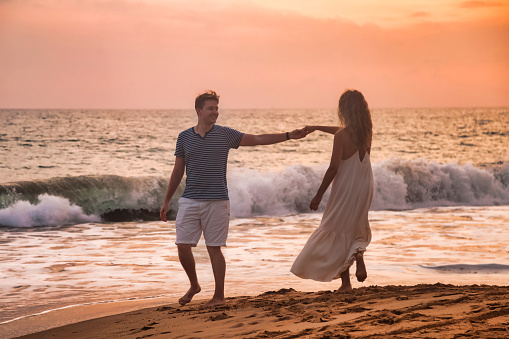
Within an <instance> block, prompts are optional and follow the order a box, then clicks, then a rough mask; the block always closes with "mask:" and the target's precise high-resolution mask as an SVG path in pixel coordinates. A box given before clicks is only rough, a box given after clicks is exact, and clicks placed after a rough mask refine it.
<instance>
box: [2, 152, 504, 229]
mask: <svg viewBox="0 0 509 339" xmlns="http://www.w3.org/2000/svg"><path fill="white" fill-rule="evenodd" d="M325 170H326V166H321V167H320V166H319V167H310V166H304V165H297V166H290V167H287V168H285V169H283V170H282V171H279V172H262V171H256V170H248V169H239V168H234V169H231V170H230V171H229V177H228V186H229V195H230V200H231V214H232V217H249V216H255V215H284V214H293V213H305V212H309V202H310V200H311V198H312V197H313V196H314V194H315V193H316V190H317V189H318V186H319V185H320V183H321V180H322V178H323V175H324V173H325ZM373 174H374V181H375V194H374V198H373V202H372V206H371V209H372V210H406V209H414V208H423V207H437V206H455V205H462V206H493V205H509V163H504V164H503V165H502V166H500V167H498V168H493V169H481V168H477V167H474V166H472V165H469V164H467V165H457V164H437V163H434V162H429V161H427V160H403V159H398V158H393V159H387V160H384V161H381V162H378V163H375V164H373ZM167 185H168V179H167V178H159V177H133V178H127V177H120V176H114V175H106V176H79V177H66V178H53V179H48V180H38V181H23V182H15V183H6V184H0V226H10V227H31V226H61V225H68V224H78V223H86V222H109V221H129V220H157V219H158V218H159V209H160V207H161V205H162V203H163V199H164V195H165V192H166V188H167ZM183 189H184V184H183V183H182V184H181V186H180V187H179V189H178V191H177V193H176V194H175V196H174V198H173V199H172V202H171V204H170V212H169V214H168V216H169V218H171V219H174V218H175V216H176V211H177V200H178V198H179V197H180V195H181V194H182V192H183ZM327 199H328V192H327V193H326V194H325V196H324V199H323V202H322V204H321V206H320V207H321V210H323V209H324V207H325V203H326V202H327Z"/></svg>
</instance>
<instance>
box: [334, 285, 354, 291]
mask: <svg viewBox="0 0 509 339" xmlns="http://www.w3.org/2000/svg"><path fill="white" fill-rule="evenodd" d="M349 291H353V288H352V285H341V287H340V288H338V289H337V291H336V293H341V292H349Z"/></svg>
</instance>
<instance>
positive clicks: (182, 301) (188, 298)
mask: <svg viewBox="0 0 509 339" xmlns="http://www.w3.org/2000/svg"><path fill="white" fill-rule="evenodd" d="M200 291H201V287H200V286H198V287H190V288H189V290H188V291H187V293H186V294H184V296H183V297H182V298H180V299H179V304H180V305H182V306H184V305H185V304H187V303H189V302H191V300H193V297H194V295H195V294H197V293H200Z"/></svg>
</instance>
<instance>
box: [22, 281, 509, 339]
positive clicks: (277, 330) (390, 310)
mask: <svg viewBox="0 0 509 339" xmlns="http://www.w3.org/2000/svg"><path fill="white" fill-rule="evenodd" d="M204 302H205V300H196V301H193V302H191V303H190V304H188V305H185V306H180V305H178V304H167V305H164V306H159V307H152V308H146V309H140V310H136V311H132V312H128V313H123V314H117V315H113V316H107V317H102V318H97V319H93V320H89V321H84V322H80V323H75V324H71V325H68V326H64V327H59V328H54V329H51V330H48V331H45V332H40V333H35V334H31V335H27V336H24V337H22V338H27V339H29V338H30V339H42V338H87V339H88V338H149V337H150V338H329V337H334V338H372V337H383V338H437V337H440V338H507V337H508V336H509V286H488V285H468V286H454V285H444V284H433V285H431V284H420V285H414V286H394V285H389V286H370V287H361V288H358V289H355V290H354V291H352V292H346V293H334V292H332V291H320V292H298V291H295V290H293V289H281V290H279V291H270V292H265V293H263V294H260V295H257V296H240V297H233V298H228V299H227V304H226V305H223V306H218V307H215V308H211V309H202V305H203V304H204Z"/></svg>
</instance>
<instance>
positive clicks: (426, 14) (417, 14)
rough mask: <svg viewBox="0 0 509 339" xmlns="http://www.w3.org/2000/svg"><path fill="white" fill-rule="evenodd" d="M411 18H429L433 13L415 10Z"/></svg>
mask: <svg viewBox="0 0 509 339" xmlns="http://www.w3.org/2000/svg"><path fill="white" fill-rule="evenodd" d="M410 17H411V18H427V17H431V13H429V12H415V13H412V14H411V15H410Z"/></svg>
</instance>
